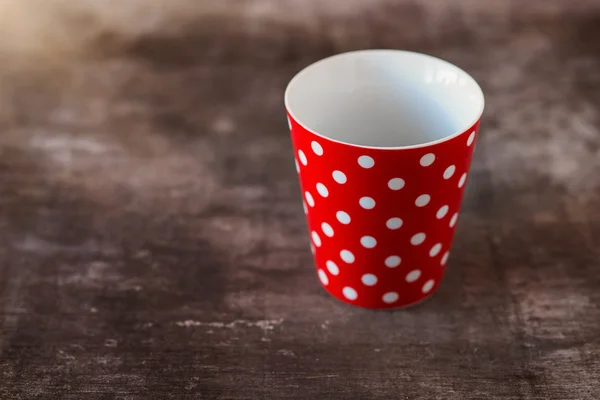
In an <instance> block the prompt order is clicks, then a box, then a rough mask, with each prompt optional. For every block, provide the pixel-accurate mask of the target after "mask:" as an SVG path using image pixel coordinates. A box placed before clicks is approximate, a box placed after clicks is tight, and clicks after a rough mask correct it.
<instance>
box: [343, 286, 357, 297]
mask: <svg viewBox="0 0 600 400" xmlns="http://www.w3.org/2000/svg"><path fill="white" fill-rule="evenodd" d="M342 293H343V294H344V297H345V298H347V299H348V300H356V299H357V298H358V294H357V293H356V290H354V289H352V288H351V287H350V286H346V287H345V288H343V289H342Z"/></svg>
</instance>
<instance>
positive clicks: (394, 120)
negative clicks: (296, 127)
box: [285, 50, 484, 148]
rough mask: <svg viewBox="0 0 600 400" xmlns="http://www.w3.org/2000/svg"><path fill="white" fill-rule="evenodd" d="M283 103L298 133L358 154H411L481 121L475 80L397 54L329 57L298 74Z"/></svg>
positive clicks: (429, 60) (428, 60) (432, 61)
mask: <svg viewBox="0 0 600 400" xmlns="http://www.w3.org/2000/svg"><path fill="white" fill-rule="evenodd" d="M285 104H286V108H287V110H288V112H289V113H290V114H291V115H292V117H293V118H294V119H295V120H296V122H298V123H299V124H301V125H302V126H303V127H305V128H306V129H308V130H310V131H312V132H314V133H316V134H317V135H321V136H324V137H327V138H329V139H332V140H335V141H339V142H343V143H347V144H352V145H358V146H364V147H377V148H394V147H416V146H422V145H428V144H432V143H434V142H438V141H443V140H446V139H449V138H451V137H453V136H455V135H458V134H460V133H462V132H464V131H465V130H467V129H468V128H469V127H471V126H472V125H473V124H474V123H475V122H476V121H477V120H478V119H479V117H480V116H481V113H482V112H483V107H484V98H483V92H482V91H481V88H480V87H479V85H478V84H477V82H475V80H474V79H473V78H472V77H471V76H470V75H469V74H467V73H466V72H464V71H463V70H462V69H460V68H458V67H456V66H455V65H452V64H450V63H448V62H446V61H443V60H440V59H439V58H435V57H431V56H428V55H425V54H420V53H413V52H409V51H400V50H363V51H355V52H350V53H342V54H339V55H336V56H332V57H329V58H326V59H323V60H321V61H318V62H316V63H314V64H312V65H309V66H308V67H306V68H305V69H303V70H302V71H300V72H299V73H298V74H297V75H296V76H295V77H294V78H293V79H292V80H291V81H290V83H289V85H288V87H287V89H286V92H285Z"/></svg>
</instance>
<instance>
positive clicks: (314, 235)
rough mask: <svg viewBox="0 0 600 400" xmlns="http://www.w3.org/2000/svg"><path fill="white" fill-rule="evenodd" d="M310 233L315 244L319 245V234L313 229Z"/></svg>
mask: <svg viewBox="0 0 600 400" xmlns="http://www.w3.org/2000/svg"><path fill="white" fill-rule="evenodd" d="M310 235H311V236H312V240H313V243H314V244H315V246H317V247H321V238H320V237H319V234H318V233H317V232H315V231H312V232H311V234H310Z"/></svg>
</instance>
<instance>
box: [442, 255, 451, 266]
mask: <svg viewBox="0 0 600 400" xmlns="http://www.w3.org/2000/svg"><path fill="white" fill-rule="evenodd" d="M449 255H450V253H449V252H445V253H444V255H443V256H442V259H441V261H440V265H446V262H447V261H448V256H449Z"/></svg>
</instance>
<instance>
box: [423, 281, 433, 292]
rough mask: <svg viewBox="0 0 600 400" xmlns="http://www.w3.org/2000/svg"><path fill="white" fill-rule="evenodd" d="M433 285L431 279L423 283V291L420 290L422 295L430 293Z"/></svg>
mask: <svg viewBox="0 0 600 400" xmlns="http://www.w3.org/2000/svg"><path fill="white" fill-rule="evenodd" d="M434 284H435V281H434V280H433V279H430V280H428V281H427V282H425V284H424V285H423V289H421V291H422V292H423V293H429V292H430V291H431V289H433V285H434Z"/></svg>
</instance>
